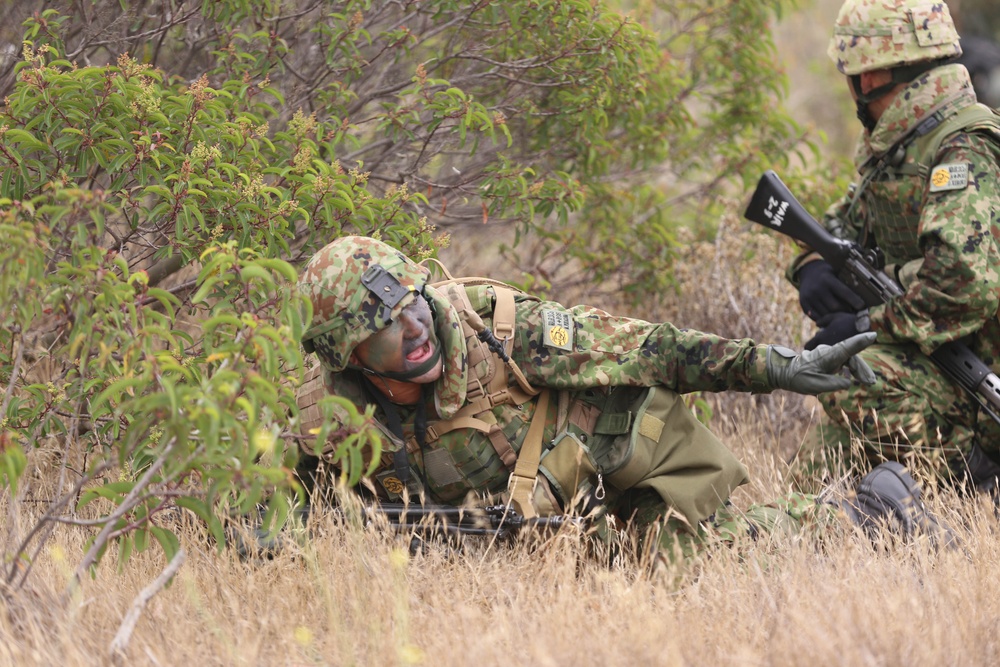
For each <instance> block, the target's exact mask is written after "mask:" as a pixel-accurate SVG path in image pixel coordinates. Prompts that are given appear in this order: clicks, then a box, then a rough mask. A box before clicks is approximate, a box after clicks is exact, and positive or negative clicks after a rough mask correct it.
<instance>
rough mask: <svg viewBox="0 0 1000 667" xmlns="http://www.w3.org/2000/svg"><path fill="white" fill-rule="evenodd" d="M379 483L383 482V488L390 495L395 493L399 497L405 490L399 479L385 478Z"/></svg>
mask: <svg viewBox="0 0 1000 667" xmlns="http://www.w3.org/2000/svg"><path fill="white" fill-rule="evenodd" d="M379 481H381V482H382V486H384V487H385V490H386V491H388V492H389V493H395V494H397V495H398V494H401V493H403V489H404V488H405V487H404V486H403V482H402V481H400V479H399V478H398V477H385V478H383V479H381V480H379Z"/></svg>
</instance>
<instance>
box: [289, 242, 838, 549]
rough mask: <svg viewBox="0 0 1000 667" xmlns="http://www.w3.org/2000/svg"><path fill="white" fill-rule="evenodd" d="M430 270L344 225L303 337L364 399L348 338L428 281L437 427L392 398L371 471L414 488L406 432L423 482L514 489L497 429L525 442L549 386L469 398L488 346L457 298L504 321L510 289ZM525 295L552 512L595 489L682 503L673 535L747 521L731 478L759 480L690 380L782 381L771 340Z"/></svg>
mask: <svg viewBox="0 0 1000 667" xmlns="http://www.w3.org/2000/svg"><path fill="white" fill-rule="evenodd" d="M376 265H377V266H381V267H383V269H385V270H386V272H387V273H388V274H390V275H391V276H392V277H391V278H388V279H382V283H379V284H383V285H388V286H387V287H385V290H386V292H395V294H394V295H393V296H391V297H390V298H389V299H388V300H386V301H384V302H381V303H380V302H379V299H377V298H375V296H373V291H374V290H372V289H369V288H367V287H365V286H363V285H362V284H361V283H362V282H365V281H360V280H359V278H360V277H361V276H362V275H364V276H366V281H367V282H368V283H369V284H370V285H371V284H375V283H376V282H377V281H378V280H379V279H378V278H377V277H376V276H374V274H372V273H371V271H372V268H373V266H376ZM369 277H371V278H372V279H371V280H368V278H369ZM427 281H428V272H427V269H425V268H424V267H422V266H419V265H416V264H414V263H412V262H410V261H409V260H408V259H406V258H405V257H403V255H401V254H400V253H398V252H397V251H394V250H392V249H390V248H388V247H387V246H385V245H384V244H382V243H380V242H378V241H374V240H372V239H367V238H362V237H347V238H344V239H339V240H338V241H335V242H333V243H331V244H330V245H329V246H327V248H325V249H324V250H322V251H320V253H318V254H317V255H316V256H315V257H314V258H313V260H312V261H311V262H310V263H309V265H308V266H307V268H306V270H305V271H304V273H303V275H302V277H301V279H300V287H301V289H302V290H303V291H304V293H306V294H307V295H308V296H309V297H310V299H311V301H312V302H313V304H314V314H313V326H312V328H310V329H309V331H307V332H306V334H305V336H304V343H305V344H306V347H307V350H310V351H316V352H317V356H318V357H319V358H320V360H321V362H322V365H323V379H324V383H325V386H326V389H327V391H329V392H330V393H333V394H336V395H338V396H341V397H344V398H347V399H349V400H351V401H352V402H353V403H354V404H355V405H357V406H358V407H359V408H364V407H366V406H367V405H369V404H371V403H373V401H372V398H371V394H370V390H369V393H367V394H366V390H365V387H364V382H365V380H364V378H363V374H362V373H361V372H360V370H359V369H354V368H350V367H349V358H350V353H351V350H353V349H354V347H355V346H356V345H358V343H360V342H361V341H362V340H364V339H365V338H367V337H368V336H370V335H371V334H373V333H375V332H377V331H379V330H380V329H382V327H384V326H386V323H387V322H388V321H389V320H390V319H391V317H392V314H393V313H396V312H398V309H399V308H402V307H403V306H405V305H406V304H407V303H408V300H409V299H411V298H414V296H411V295H418V294H422V295H423V297H424V298H426V299H427V300H428V301H429V303H430V305H431V307H432V312H433V315H434V322H435V333H436V336H437V339H438V340H439V341H440V342H441V348H442V351H443V359H444V369H445V370H444V374H443V375H442V377H441V378H440V379H438V380H437V381H436V382H435V383H434V385H433V396H427V397H426V398H425V401H424V404H423V407H422V409H423V410H424V411H425V414H426V415H428V416H429V423H428V424H427V435H426V437H425V438H424V439H425V442H423V443H420V442H419V439H418V438H417V437H416V433H415V430H416V424H417V422H418V419H417V416H418V414H417V413H418V408H417V407H415V406H403V405H398V406H394V407H392V408H391V409H392V410H394V411H396V412H398V416H399V419H400V422H401V431H402V439H400V438H399V437H396V434H393V433H392V432H391V429H389V428H386V427H385V425H386V424H388V423H389V421H390V419H389V417H390V416H389V415H387V414H386V412H385V410H384V409H383V408H380V409H379V410H378V411H377V412H376V416H377V418H378V421H379V422H380V423H381V425H382V426H383V428H382V430H383V432H384V433H385V436H386V439H387V442H388V444H387V445H386V450H387V451H386V452H385V453H384V455H383V459H382V461H381V468H380V470H379V471H378V472H377V473H376V474H375V475H374V477H375V486H376V490H377V492H378V494H379V495H380V497H382V498H386V499H391V498H395V497H397V496H398V494H400V493H401V492H402V490H403V489H402V488H401V483H400V480H399V476H398V475H397V471H396V470H395V469H394V467H393V465H392V460H393V452H394V451H399V450H400V449H401V448H403V447H405V451H406V454H407V460H408V463H409V465H410V466H411V467H412V468H413V469H415V470H416V471H417V472H418V475H417V477H418V478H419V479H420V480H423V482H424V483H426V485H427V487H426V488H425V489H423V490H424V491H425V492H426V494H427V496H428V497H429V499H431V500H432V501H435V502H442V503H451V504H455V503H460V502H462V501H464V500H465V499H466V497H467V496H469V495H470V494H472V495H474V496H479V497H481V496H484V495H487V494H492V495H497V496H502V495H503V494H504V492H505V491H506V490H507V486H508V478H509V477H510V474H511V461H510V460H507V461H505V460H504V457H503V456H502V451H501V448H499V447H498V446H497V444H496V442H497V441H501V442H506V443H509V444H510V446H511V447H512V448H513V450H514V452H515V453H517V452H519V451H520V449H521V446H522V444H523V441H524V438H525V434H526V433H527V431H528V429H529V424H530V423H531V421H532V417H533V416H534V412H535V410H536V406H537V405H538V401H537V399H536V398H534V397H530V396H529V397H527V398H526V399H525V400H519V401H502V402H498V403H497V404H496V405H495V406H493V407H492V408H491V409H489V410H488V411H486V412H485V413H483V414H478V415H476V416H475V417H474V418H473V417H470V416H469V415H467V414H465V413H463V412H462V411H463V409H464V408H466V406H467V405H469V402H470V400H472V398H473V397H472V393H474V392H473V390H471V389H470V387H475V386H476V384H477V382H476V381H473V382H471V383H470V381H469V377H470V375H472V376H474V377H475V378H478V379H482V380H483V383H484V384H485V383H486V382H487V380H486V379H485V376H486V375H487V373H486V372H484V371H483V368H479V367H477V366H478V365H480V364H486V363H488V359H487V357H488V356H489V353H488V352H487V351H484V346H483V345H482V344H481V342H480V341H479V340H478V339H477V337H476V336H470V335H468V332H467V331H465V330H464V329H463V321H464V320H466V319H468V314H467V313H466V314H464V315H461V314H460V313H459V311H458V308H456V305H455V304H465V305H464V306H462V307H463V309H466V310H469V309H471V311H474V312H475V314H476V315H477V316H478V318H480V319H481V320H482V323H483V324H484V325H485V328H486V329H493V328H494V325H495V323H494V321H493V314H494V308H495V307H496V304H495V301H496V293H497V289H498V288H497V287H495V286H492V285H488V284H487V285H462V284H452V285H449V286H446V287H442V288H435V287H433V286H431V285H430V284H427ZM379 289H381V288H379ZM416 298H419V297H416ZM465 299H467V301H466V300H465ZM514 305H515V308H514V312H515V324H514V327H513V332H512V336H511V337H510V340H509V341H508V342H507V345H506V350H507V353H508V354H509V355H510V358H511V360H512V361H513V362H514V364H516V366H517V367H519V368H520V369H521V370H522V371H523V374H524V376H525V377H526V379H527V380H528V381H529V382H530V383H531V384H532V385H534V386H535V387H539V388H541V387H547V388H549V389H551V390H554V391H556V392H557V394H556V395H557V397H558V398H556V399H555V400H553V401H551V402H550V403H549V407H548V410H547V414H545V415H544V424H545V427H544V437H543V440H542V442H543V443H545V444H544V448H543V452H542V455H541V463H540V467H539V475H538V484H537V486H536V488H535V490H534V496H533V501H534V503H533V504H534V505H535V509H536V510H537V511H538V512H539V513H540V514H546V513H561V512H564V511H569V510H571V509H574V508H576V509H580V507H581V505H586V504H587V502H588V501H591V502H593V501H594V500H595V499H597V500H600V501H601V503H602V505H603V506H605V507H607V508H608V509H610V510H611V511H613V512H618V513H619V514H624V515H633V514H634V515H636V516H637V519H638V521H639V522H640V523H654V522H658V521H660V520H662V519H664V518H665V517H671V522H670V523H669V524H668V526H669V527H670V528H675V529H677V531H678V532H677V534H674V533H672V532H671V531H667V533H665V537H664V538H663V539H664V540H666V541H672V540H673V539H675V538H676V537H677V535H681V536H682V538H681V539H682V540H688V538H689V537H691V536H693V535H695V533H697V534H698V535H699V536H700V537H702V538H703V537H705V536H707V535H717V534H718V531H717V530H716V528H717V526H718V524H717V523H715V522H713V518H715V514H716V512H717V511H719V510H720V509H721V510H722V514H721V515H720V517H721V518H723V519H724V522H723V523H724V524H725V526H724V527H725V533H726V534H727V535H728V534H732V533H733V532H739V531H740V530H743V529H746V528H748V527H749V520H748V519H746V517H745V516H743V515H741V514H740V513H738V512H736V511H735V510H733V509H732V508H729V507H726V506H725V504H726V501H727V499H728V498H729V495H730V493H731V492H732V490H733V489H734V488H736V487H737V486H739V485H741V484H743V483H745V482H746V481H747V473H746V470H745V469H744V467H743V466H742V465H741V464H740V462H739V461H737V460H736V458H735V457H734V456H733V455H732V454H731V453H730V452H729V450H728V449H727V448H726V447H725V446H724V445H723V444H722V443H721V442H719V440H718V439H716V438H715V437H714V436H713V435H712V434H711V433H710V432H709V431H708V430H707V429H706V428H705V427H704V426H703V425H702V424H701V423H699V422H698V421H697V419H695V418H694V416H693V415H692V414H691V412H690V410H688V409H687V407H686V406H685V405H684V403H683V401H682V400H681V398H680V396H679V393H682V392H690V391H721V390H727V389H732V390H740V391H753V392H767V391H771V390H772V389H774V388H775V387H774V386H773V385H772V384H771V383H770V382H769V379H768V371H767V362H766V357H767V354H768V346H764V345H757V344H756V343H754V342H753V341H751V340H728V339H724V338H721V337H719V336H714V335H710V334H705V333H700V332H695V331H687V330H682V329H678V328H676V327H674V326H673V325H671V324H651V323H649V322H645V321H641V320H636V319H626V318H620V317H614V316H612V315H609V314H608V313H606V312H603V311H601V310H598V309H596V308H592V307H587V306H575V307H573V308H566V307H564V306H562V305H560V304H558V303H555V302H551V301H541V300H538V299H536V298H534V297H531V296H528V295H526V294H523V293H517V294H516V296H515V299H514ZM463 312H464V311H463ZM557 329H558V331H557ZM557 334H561V335H557ZM492 372H493V371H492V370H491V371H490V373H492ZM510 384H511V388H512V389H516V386H515V383H514V382H513V381H511V383H510ZM456 419H460V420H465V421H461V422H455V421H453V422H452V425H454V424H456V423H460V424H461V425H462V426H463V427H460V428H452V427H444V426H442V425H441V424H442V423H445V422H447V420H456ZM442 420H444V421H442ZM484 424H485V426H484ZM466 426H467V427H466ZM449 428H450V429H451V430H449ZM333 446H335V443H328V445H327V447H328V448H330V447H333ZM327 451H328V452H329V451H330V450H329V449H328V450H327ZM789 508H792V510H793V511H786V510H788V509H789ZM817 512H818V514H819V515H821V516H823V517H829V516H832V515H833V514H834V513H835V509H834V508H833V507H832V506H831V505H826V504H822V503H818V502H817V501H816V499H815V497H814V496H804V495H797V496H794V497H791V498H787V499H783V500H782V501H780V502H779V503H776V504H773V505H770V506H759V507H754V508H751V510H750V511H749V513H748V515H749V516H751V517H754V518H756V521H755V523H756V524H757V525H758V526H764V527H773V526H775V525H781V526H784V527H785V528H783V529H788V528H787V526H794V525H797V524H798V522H800V521H801V520H802V519H803V517H807V516H813V515H814V514H817ZM695 527H698V528H697V529H696V528H695Z"/></svg>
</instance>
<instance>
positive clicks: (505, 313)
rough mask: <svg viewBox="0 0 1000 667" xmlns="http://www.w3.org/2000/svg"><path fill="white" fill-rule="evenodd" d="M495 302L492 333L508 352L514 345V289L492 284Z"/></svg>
mask: <svg viewBox="0 0 1000 667" xmlns="http://www.w3.org/2000/svg"><path fill="white" fill-rule="evenodd" d="M493 295H494V296H495V297H496V303H495V304H494V306H493V335H494V336H496V337H497V339H499V340H502V341H503V342H504V349H505V350H507V353H508V354H510V351H511V350H512V349H513V347H514V320H515V313H516V311H515V308H514V290H512V289H510V288H509V287H500V286H499V285H494V286H493Z"/></svg>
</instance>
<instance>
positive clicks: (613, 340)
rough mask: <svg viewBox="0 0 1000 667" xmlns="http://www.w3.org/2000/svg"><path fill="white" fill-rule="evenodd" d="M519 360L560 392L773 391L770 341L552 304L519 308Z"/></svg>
mask: <svg viewBox="0 0 1000 667" xmlns="http://www.w3.org/2000/svg"><path fill="white" fill-rule="evenodd" d="M517 331H518V333H517V336H518V337H517V344H516V345H515V346H514V353H513V355H512V356H513V358H514V360H515V361H516V362H517V364H518V365H519V366H520V367H521V369H522V370H523V371H524V373H525V375H526V376H527V377H528V379H529V381H531V382H532V383H539V384H543V385H546V386H550V387H555V388H559V389H583V388H587V387H595V386H610V385H632V386H653V385H664V386H666V387H669V388H670V389H673V390H674V391H677V392H680V393H685V392H691V391H724V390H734V391H753V392H768V391H771V390H772V387H771V386H770V385H769V384H768V383H767V371H766V368H765V361H766V346H764V345H757V344H756V343H754V341H752V340H749V339H743V340H730V339H726V338H722V337H720V336H716V335H713V334H707V333H702V332H698V331H690V330H684V329H678V328H676V327H675V326H673V325H672V324H666V323H664V324H652V323H650V322H646V321H643V320H637V319H630V318H624V317H615V316H612V315H609V314H608V313H606V312H604V311H602V310H598V309H596V308H592V307H589V306H574V307H573V308H566V307H565V306H562V305H560V304H558V303H555V302H552V301H526V300H521V301H519V302H518V305H517Z"/></svg>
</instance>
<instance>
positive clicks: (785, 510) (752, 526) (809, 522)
mask: <svg viewBox="0 0 1000 667" xmlns="http://www.w3.org/2000/svg"><path fill="white" fill-rule="evenodd" d="M610 509H611V510H612V511H613V513H614V514H615V515H616V516H618V517H621V518H622V519H625V520H629V521H631V522H632V524H633V525H634V526H635V527H636V528H637V529H638V532H639V535H640V540H641V541H643V540H644V539H646V538H647V536H651V537H652V539H653V540H654V542H653V543H643V544H641V546H642V547H643V548H650V549H657V550H659V551H660V552H663V553H665V554H667V555H668V556H669V557H671V558H672V557H674V556H676V557H679V558H690V557H692V556H694V555H695V554H697V553H699V552H700V551H702V550H703V549H705V548H706V547H710V546H712V545H718V544H733V543H736V542H739V541H742V540H745V539H752V540H756V539H760V538H761V537H765V536H766V537H784V538H790V537H794V536H796V535H800V534H805V533H807V532H809V531H812V532H813V534H816V535H818V534H819V533H820V532H821V531H822V530H823V529H824V528H826V527H828V526H831V525H833V524H837V523H839V524H844V523H845V522H846V515H845V514H844V513H843V511H842V510H840V509H839V507H837V506H836V505H833V504H831V503H829V502H827V501H824V500H822V499H821V498H820V496H817V495H813V494H803V493H789V494H787V495H785V496H783V497H781V498H779V499H777V500H775V501H773V502H770V503H766V504H755V505H751V506H750V507H748V508H747V509H746V510H738V509H737V508H735V507H734V506H733V505H731V504H730V503H728V502H727V503H725V504H723V505H721V506H720V507H719V509H718V510H717V511H716V512H715V514H713V515H712V516H710V517H709V518H708V519H706V520H705V521H702V522H701V523H699V524H698V525H697V526H691V525H689V524H688V522H687V521H685V520H684V518H683V517H681V516H680V515H679V514H677V513H676V512H671V511H670V510H669V509H668V507H667V505H666V504H665V503H664V502H663V500H662V499H661V498H660V497H659V496H658V495H657V494H656V493H653V492H652V491H649V490H639V491H635V492H632V493H627V494H624V495H623V496H622V497H621V498H620V499H619V500H618V502H616V503H615V504H614V506H613V507H611V508H610Z"/></svg>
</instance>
